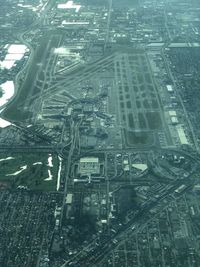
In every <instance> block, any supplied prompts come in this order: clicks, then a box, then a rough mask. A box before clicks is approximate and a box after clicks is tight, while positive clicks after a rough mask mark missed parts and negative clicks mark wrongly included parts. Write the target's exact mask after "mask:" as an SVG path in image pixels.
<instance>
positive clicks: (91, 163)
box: [78, 157, 100, 175]
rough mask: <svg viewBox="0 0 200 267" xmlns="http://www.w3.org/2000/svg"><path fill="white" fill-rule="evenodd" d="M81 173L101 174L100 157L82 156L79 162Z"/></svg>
mask: <svg viewBox="0 0 200 267" xmlns="http://www.w3.org/2000/svg"><path fill="white" fill-rule="evenodd" d="M78 171H79V173H80V174H81V175H90V174H99V173H100V164H99V159H98V158H95V157H85V158H81V159H80V162H79V170H78Z"/></svg>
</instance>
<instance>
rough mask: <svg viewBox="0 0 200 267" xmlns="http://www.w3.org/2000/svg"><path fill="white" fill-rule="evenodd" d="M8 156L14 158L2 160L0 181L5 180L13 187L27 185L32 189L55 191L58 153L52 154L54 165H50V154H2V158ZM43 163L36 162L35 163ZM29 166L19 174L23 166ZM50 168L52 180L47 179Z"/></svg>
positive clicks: (0, 163) (0, 162)
mask: <svg viewBox="0 0 200 267" xmlns="http://www.w3.org/2000/svg"><path fill="white" fill-rule="evenodd" d="M8 157H12V158H13V159H10V160H4V161H0V169H1V174H0V182H5V183H7V184H8V186H9V187H11V188H17V187H18V186H27V187H28V188H29V189H30V190H42V191H55V190H56V184H57V174H58V165H59V160H58V157H57V155H52V158H53V160H52V163H53V167H49V166H48V157H49V156H48V154H46V153H32V154H20V153H12V154H7V155H5V154H0V160H1V159H5V158H8ZM38 162H40V163H42V164H36V165H35V163H38ZM23 166H27V168H26V169H25V170H23V171H22V172H21V173H19V174H17V175H8V174H14V173H16V172H18V171H20V169H21V167H23ZM48 170H51V174H52V176H53V178H52V180H49V181H47V180H45V179H46V178H48V177H49V175H48Z"/></svg>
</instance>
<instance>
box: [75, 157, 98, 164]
mask: <svg viewBox="0 0 200 267" xmlns="http://www.w3.org/2000/svg"><path fill="white" fill-rule="evenodd" d="M85 162H94V163H99V159H98V158H95V157H87V158H81V159H80V163H85Z"/></svg>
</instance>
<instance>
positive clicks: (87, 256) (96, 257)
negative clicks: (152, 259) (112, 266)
mask: <svg viewBox="0 0 200 267" xmlns="http://www.w3.org/2000/svg"><path fill="white" fill-rule="evenodd" d="M181 178H182V177H181ZM182 184H185V185H186V189H185V190H188V189H190V188H191V187H192V185H193V182H192V181H191V179H190V178H188V177H186V178H185V179H180V178H177V179H176V180H175V181H173V182H172V183H171V185H170V186H169V187H168V189H167V190H166V191H164V192H163V191H162V193H161V194H160V195H159V192H158V195H159V196H158V197H157V199H156V200H154V201H150V202H147V203H146V204H145V205H144V206H143V208H141V209H140V210H139V211H137V212H136V213H135V214H134V216H133V218H132V219H130V221H129V222H128V223H127V224H125V225H122V226H121V228H120V229H119V230H118V232H116V233H112V236H111V237H109V236H108V237H107V238H105V239H104V240H103V241H102V242H100V244H99V245H98V246H97V245H95V246H93V245H94V244H95V243H96V241H97V240H96V241H95V240H93V241H92V243H90V244H89V245H88V246H87V247H88V248H91V249H89V250H87V251H85V252H82V251H81V252H79V253H78V254H77V255H75V256H74V257H73V258H72V259H71V260H69V261H66V263H64V264H63V265H62V267H66V266H74V267H79V266H80V267H82V266H83V264H84V266H85V267H86V266H88V267H92V266H96V265H95V264H97V263H99V262H100V261H102V260H103V259H104V258H105V256H106V255H107V254H108V253H109V252H110V251H111V250H112V249H114V248H115V247H116V246H117V245H119V243H120V241H123V237H124V236H125V234H128V233H129V232H130V233H134V231H136V230H137V227H135V225H141V227H142V226H143V225H144V224H147V223H148V221H150V220H151V219H152V214H151V213H150V211H151V210H152V209H155V208H156V207H157V206H158V205H160V203H162V201H163V200H165V199H167V200H168V201H167V205H168V204H169V200H170V199H171V200H173V194H174V192H175V190H176V189H178V188H179V187H180V186H181V185H182ZM184 192H185V191H183V192H181V193H180V194H178V195H177V197H180V196H181V194H183V193H184ZM133 227H134V229H133Z"/></svg>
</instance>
